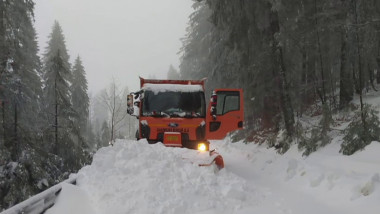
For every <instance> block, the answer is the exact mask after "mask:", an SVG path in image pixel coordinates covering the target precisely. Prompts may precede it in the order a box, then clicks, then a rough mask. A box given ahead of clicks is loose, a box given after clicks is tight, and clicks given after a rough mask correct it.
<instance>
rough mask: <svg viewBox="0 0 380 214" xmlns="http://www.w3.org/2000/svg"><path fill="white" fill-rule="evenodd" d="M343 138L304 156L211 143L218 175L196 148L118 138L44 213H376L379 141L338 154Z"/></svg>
mask: <svg viewBox="0 0 380 214" xmlns="http://www.w3.org/2000/svg"><path fill="white" fill-rule="evenodd" d="M340 139H341V138H340V137H339V136H338V137H336V138H335V139H334V140H333V142H332V143H331V144H329V145H327V146H326V147H324V148H322V149H320V150H319V151H317V152H315V153H312V154H311V155H310V156H309V157H307V158H305V157H302V155H301V154H302V152H299V151H298V149H297V147H296V146H293V147H292V148H291V149H290V150H289V151H288V152H287V153H285V154H284V155H279V154H278V153H277V152H276V151H275V150H274V149H268V148H266V147H265V146H260V145H256V144H244V143H231V142H230V141H229V140H228V139H226V140H224V141H213V142H211V145H210V146H211V148H215V147H218V150H219V152H220V154H222V155H223V158H224V161H225V168H224V169H222V170H221V171H219V172H217V171H216V170H215V168H214V167H199V166H198V165H197V163H195V162H196V161H195V159H194V158H195V157H201V158H207V157H208V156H207V154H204V155H198V154H197V151H194V150H188V149H180V148H167V147H164V146H163V145H162V144H160V143H158V144H154V145H149V144H148V143H147V142H146V141H145V140H141V141H138V142H137V141H118V142H117V143H116V144H115V145H114V146H113V147H107V148H102V149H100V150H99V151H98V152H97V153H96V155H95V157H94V160H93V163H92V164H91V165H90V166H87V167H84V168H83V169H81V170H80V171H79V173H78V179H77V186H69V185H64V186H63V190H62V193H61V195H60V196H59V197H58V201H57V204H56V205H55V206H54V207H53V208H52V209H51V210H49V212H48V213H49V214H50V213H52V214H60V213H71V214H75V213H78V214H79V213H80V214H90V213H91V214H92V213H97V214H108V213H111V214H121V213H169V214H170V213H202V214H213V213H218V214H220V213H221V214H223V213H225V214H229V213H236V214H250V213H268V214H272V213H280V214H281V213H284V214H304V213H308V214H320V213H345V214H357V213H366V214H377V213H379V210H380V206H379V201H380V165H379V163H380V155H379V154H380V143H379V142H372V144H371V145H369V146H367V147H366V149H365V150H364V151H361V152H357V153H355V154H354V155H352V156H343V155H341V154H340V153H339V152H338V151H339V149H340V143H339V141H340ZM192 162H194V163H192ZM198 162H199V161H198ZM205 162H208V161H207V160H206V161H205ZM75 195H79V197H75V199H74V200H70V199H69V198H70V197H73V196H75ZM69 208H70V210H69ZM91 210H92V211H91ZM94 210H95V211H94Z"/></svg>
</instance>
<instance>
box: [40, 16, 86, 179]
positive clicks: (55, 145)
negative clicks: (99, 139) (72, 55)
mask: <svg viewBox="0 0 380 214" xmlns="http://www.w3.org/2000/svg"><path fill="white" fill-rule="evenodd" d="M43 62H44V67H43V72H44V76H43V78H44V88H43V91H44V104H45V106H44V111H45V112H46V120H47V121H48V124H50V125H49V126H50V127H47V128H46V130H47V132H46V133H45V136H46V137H45V140H46V141H47V142H50V144H51V145H52V146H51V147H50V148H49V150H50V151H51V152H52V153H53V154H56V155H58V156H59V157H60V158H62V160H63V163H64V165H63V167H60V169H61V170H63V172H65V171H75V170H76V169H78V167H80V166H81V161H80V158H78V155H80V154H82V148H81V146H80V145H79V144H78V142H80V139H81V136H80V132H79V128H78V127H77V126H75V122H74V121H75V120H76V119H77V118H78V114H77V112H76V111H75V110H74V109H73V107H72V103H71V96H72V94H71V92H70V86H71V81H72V80H73V77H72V73H71V71H70V64H69V55H68V53H67V49H66V45H65V39H64V35H63V32H62V29H61V27H60V25H59V23H58V22H55V23H54V26H53V30H52V33H51V34H50V40H49V42H48V47H47V48H46V51H45V53H44V58H43ZM78 159H79V161H78Z"/></svg>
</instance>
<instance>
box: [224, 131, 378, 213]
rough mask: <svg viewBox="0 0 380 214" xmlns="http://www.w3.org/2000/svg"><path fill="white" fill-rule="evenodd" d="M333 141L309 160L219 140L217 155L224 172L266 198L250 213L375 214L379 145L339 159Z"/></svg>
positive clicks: (295, 152)
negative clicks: (221, 158) (246, 183)
mask: <svg viewBox="0 0 380 214" xmlns="http://www.w3.org/2000/svg"><path fill="white" fill-rule="evenodd" d="M339 141H340V137H336V138H335V139H334V140H333V142H332V143H331V144H329V145H327V146H326V147H325V148H321V149H320V150H319V151H317V152H315V153H312V154H311V155H310V156H309V157H302V155H301V154H302V152H299V151H298V149H297V146H296V145H294V146H293V147H292V148H291V149H290V150H289V151H288V152H287V153H285V154H284V155H279V154H277V153H276V151H275V150H274V149H273V148H272V149H268V148H266V147H265V146H259V145H256V144H248V145H245V144H242V143H235V144H231V143H230V142H228V141H225V142H223V143H222V144H221V145H220V146H219V148H220V150H219V151H220V152H221V154H223V157H224V159H225V162H226V170H228V171H230V172H232V173H234V174H236V175H239V176H241V177H242V178H245V180H246V181H247V182H251V185H252V186H255V188H256V191H257V192H260V193H261V194H262V195H266V199H265V200H264V201H263V202H262V203H259V204H258V205H257V206H256V207H254V208H253V209H250V210H251V211H255V212H256V211H263V212H264V213H297V214H298V213H299V214H303V213H308V214H320V213H345V214H356V213H367V214H377V213H379V210H380V205H379V201H380V143H379V142H372V143H371V144H370V145H369V146H367V147H366V149H365V150H364V151H361V152H357V153H355V154H354V155H352V156H344V155H342V154H340V153H339V149H340V143H339ZM236 154H240V155H239V156H237V155H236ZM247 169H252V170H247ZM270 206H272V208H270Z"/></svg>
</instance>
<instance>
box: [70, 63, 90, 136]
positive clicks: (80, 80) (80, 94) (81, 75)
mask: <svg viewBox="0 0 380 214" xmlns="http://www.w3.org/2000/svg"><path fill="white" fill-rule="evenodd" d="M70 90H71V93H72V97H71V101H72V104H73V108H74V109H75V111H76V112H77V113H78V118H76V121H75V124H76V125H75V126H77V127H79V130H80V133H81V135H82V136H85V134H86V130H87V124H88V115H89V103H90V99H89V97H88V93H87V91H88V86H87V79H86V73H85V70H84V67H83V65H82V60H81V59H80V57H79V56H78V57H77V59H76V60H75V63H74V67H73V81H72V85H71V87H70Z"/></svg>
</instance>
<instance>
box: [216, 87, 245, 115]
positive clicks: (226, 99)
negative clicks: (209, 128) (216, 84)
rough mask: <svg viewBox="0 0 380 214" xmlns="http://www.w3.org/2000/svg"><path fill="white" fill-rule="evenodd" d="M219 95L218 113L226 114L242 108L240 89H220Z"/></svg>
mask: <svg viewBox="0 0 380 214" xmlns="http://www.w3.org/2000/svg"><path fill="white" fill-rule="evenodd" d="M217 95H218V102H217V106H216V114H217V115H224V114H226V113H228V112H231V111H238V110H240V94H239V92H238V91H218V92H217Z"/></svg>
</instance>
